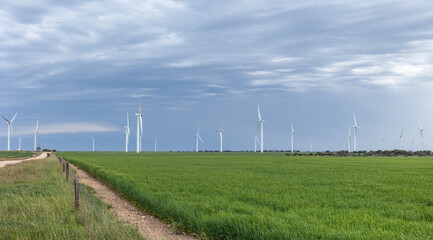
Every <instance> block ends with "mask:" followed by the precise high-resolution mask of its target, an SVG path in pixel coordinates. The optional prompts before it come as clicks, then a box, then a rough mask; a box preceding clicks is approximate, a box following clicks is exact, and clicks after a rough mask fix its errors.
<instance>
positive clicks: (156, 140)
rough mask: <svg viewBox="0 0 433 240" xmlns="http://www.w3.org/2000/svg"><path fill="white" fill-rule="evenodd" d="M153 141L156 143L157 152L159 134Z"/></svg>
mask: <svg viewBox="0 0 433 240" xmlns="http://www.w3.org/2000/svg"><path fill="white" fill-rule="evenodd" d="M153 142H154V143H155V152H156V145H157V144H158V136H156V137H155V139H153Z"/></svg>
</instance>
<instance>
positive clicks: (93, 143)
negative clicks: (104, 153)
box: [89, 136, 95, 152]
mask: <svg viewBox="0 0 433 240" xmlns="http://www.w3.org/2000/svg"><path fill="white" fill-rule="evenodd" d="M89 138H90V139H92V146H93V152H94V151H95V139H94V138H92V137H90V136H89Z"/></svg>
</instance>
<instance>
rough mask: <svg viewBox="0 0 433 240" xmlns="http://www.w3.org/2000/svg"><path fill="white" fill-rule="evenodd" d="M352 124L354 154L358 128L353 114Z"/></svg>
mask: <svg viewBox="0 0 433 240" xmlns="http://www.w3.org/2000/svg"><path fill="white" fill-rule="evenodd" d="M353 122H354V123H355V124H354V125H353V151H354V152H356V151H357V149H356V135H357V133H358V128H359V126H358V123H357V122H356V116H355V113H353Z"/></svg>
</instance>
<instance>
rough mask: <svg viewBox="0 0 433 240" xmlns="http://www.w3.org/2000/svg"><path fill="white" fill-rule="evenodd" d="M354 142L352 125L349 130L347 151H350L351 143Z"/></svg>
mask: <svg viewBox="0 0 433 240" xmlns="http://www.w3.org/2000/svg"><path fill="white" fill-rule="evenodd" d="M351 144H352V134H351V133H350V126H349V128H348V132H347V152H350V145H351Z"/></svg>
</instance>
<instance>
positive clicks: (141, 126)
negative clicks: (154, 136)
mask: <svg viewBox="0 0 433 240" xmlns="http://www.w3.org/2000/svg"><path fill="white" fill-rule="evenodd" d="M140 130H141V134H143V117H142V116H141V114H140Z"/></svg>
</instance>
